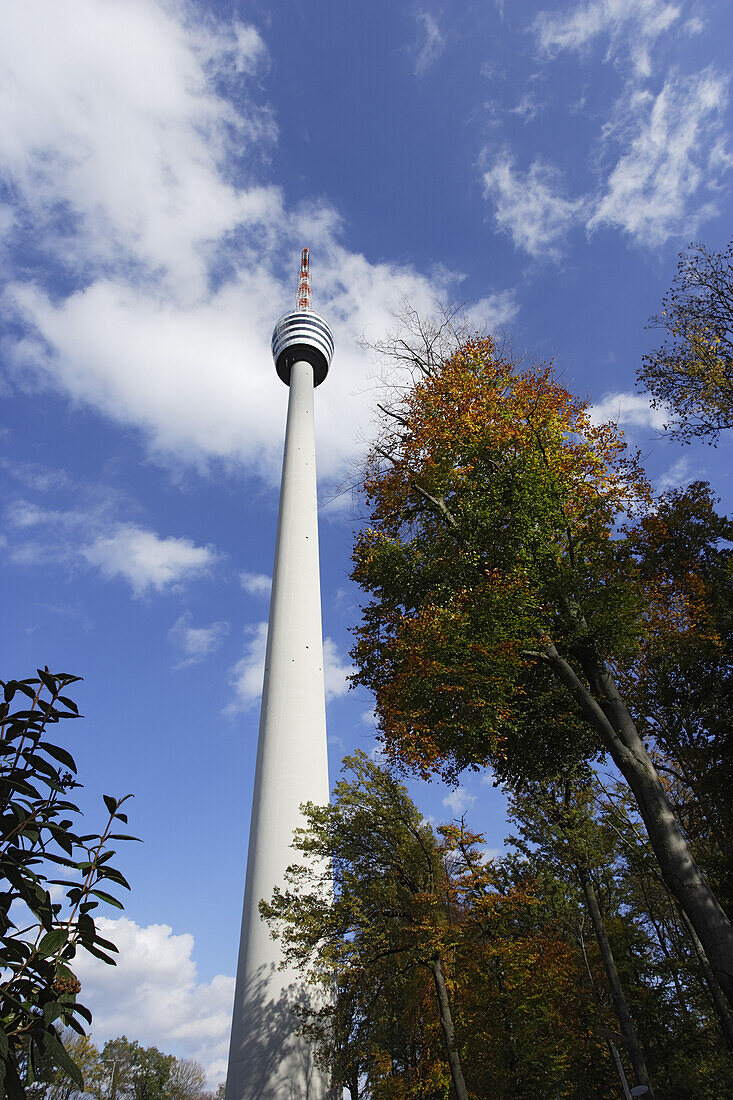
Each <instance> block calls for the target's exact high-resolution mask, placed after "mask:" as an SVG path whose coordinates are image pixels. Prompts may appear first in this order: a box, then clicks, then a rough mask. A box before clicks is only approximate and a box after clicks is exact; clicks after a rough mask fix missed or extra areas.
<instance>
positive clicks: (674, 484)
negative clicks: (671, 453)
mask: <svg viewBox="0 0 733 1100" xmlns="http://www.w3.org/2000/svg"><path fill="white" fill-rule="evenodd" d="M691 465H692V464H691V462H690V460H689V458H686V457H685V456H684V455H683V456H682V458H678V459H677V461H676V462H673V463H672V465H671V466H670V468H669V469H668V470H667V471H666V473H664V474H662V476H661V477H659V478H657V481H656V488H657V491H658V492H660V493H664V492H666V491H667V489H683V488H684V487H685V486H686V485H689V484H690V482H691V481H694V480H695V475H694V473H691V472H690V468H691Z"/></svg>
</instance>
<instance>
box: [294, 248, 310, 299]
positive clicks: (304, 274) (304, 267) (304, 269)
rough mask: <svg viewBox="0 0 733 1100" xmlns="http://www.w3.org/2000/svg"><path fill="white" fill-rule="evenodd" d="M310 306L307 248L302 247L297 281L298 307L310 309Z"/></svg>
mask: <svg viewBox="0 0 733 1100" xmlns="http://www.w3.org/2000/svg"><path fill="white" fill-rule="evenodd" d="M310 307H311V273H310V267H309V265H308V249H307V248H304V249H303V255H302V256H301V258H300V280H299V282H298V298H297V308H298V309H303V310H305V309H310Z"/></svg>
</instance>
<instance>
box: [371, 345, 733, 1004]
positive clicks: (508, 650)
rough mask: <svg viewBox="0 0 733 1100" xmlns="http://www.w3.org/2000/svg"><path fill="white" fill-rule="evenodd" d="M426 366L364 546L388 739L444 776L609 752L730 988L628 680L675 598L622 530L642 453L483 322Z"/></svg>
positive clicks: (397, 430)
mask: <svg viewBox="0 0 733 1100" xmlns="http://www.w3.org/2000/svg"><path fill="white" fill-rule="evenodd" d="M415 371H416V380H415V381H414V384H412V385H411V386H410V387H409V389H408V390H407V391H406V392H405V393H404V395H402V396H400V399H399V400H398V401H397V402H395V403H394V404H393V405H392V406H391V407H386V415H385V423H384V429H383V432H382V435H381V437H380V438H379V439H378V440H377V442H376V444H375V446H374V447H373V449H372V452H371V456H370V458H369V460H368V464H367V468H366V471H365V478H364V496H365V498H366V502H367V506H368V509H369V517H368V526H367V527H366V528H365V529H364V530H363V531H362V532H361V533H360V534H359V535H358V537H357V540H356V545H355V550H354V572H353V575H354V578H355V579H356V580H357V581H358V582H359V583H360V584H361V586H362V587H363V588H364V590H365V592H366V593H367V594H368V596H369V597H370V602H369V603H368V604H367V606H366V607H365V609H364V612H363V621H362V624H361V626H360V627H359V629H358V635H357V643H356V646H355V648H354V651H353V653H354V657H355V660H356V662H357V667H358V672H357V674H356V677H355V678H356V680H357V682H359V683H361V684H363V685H365V686H366V687H368V688H370V689H371V690H372V691H373V692H374V695H375V699H376V713H377V718H378V722H379V728H380V731H381V735H382V738H383V741H384V745H385V748H386V750H387V752H388V753H389V754H390V755H391V757H392V758H393V759H395V760H399V761H400V762H401V763H402V765H403V766H405V767H413V768H417V769H418V770H421V771H423V772H429V771H433V770H440V771H442V772H443V773H444V774H445V775H446V776H448V777H449V778H453V777H455V776H456V775H457V774H458V772H459V771H460V770H461V769H463V768H467V767H468V768H477V767H483V766H485V765H486V764H492V765H493V766H494V767H495V768H496V769H497V770H498V771H499V774H501V775H504V776H506V777H508V778H511V777H512V776H524V777H541V776H542V775H543V774H544V775H545V776H546V775H548V774H557V773H558V771H559V770H562V769H563V767H565V766H572V765H575V764H577V763H578V762H579V761H580V760H593V759H596V758H598V757H600V756H602V755H604V754H607V755H608V756H609V757H610V758H611V759H612V760H613V762H614V764H615V765H616V767H617V768H618V769H619V771H620V772H621V774H622V775H623V777H624V779H625V780H626V782H627V783H628V784H629V787H630V788H631V790H632V791H633V794H634V797H635V799H636V803H637V805H638V807H639V812H640V814H641V817H642V819H643V821H644V825H645V828H646V830H647V832H648V835H649V839H650V843H651V845H652V848H653V850H654V853H655V856H656V859H657V860H658V862H659V866H660V869H661V873H662V875H663V877H664V880H665V882H666V883H667V885H668V887H669V889H670V890H671V892H672V893H673V894H674V896H675V897H676V898H677V900H678V902H679V904H680V906H681V907H682V909H683V910H684V911H685V913H686V914H687V915H688V917H689V919H690V921H691V923H692V925H693V927H694V928H695V930H696V933H697V935H698V936H699V938H700V940H701V942H702V943H703V945H704V949H705V951H706V953H707V956H708V958H709V960H710V963H711V965H712V967H713V969H714V971H715V973H716V978H717V980H718V982H719V983H720V986H721V988H723V990H724V991H725V994H726V996H727V997H728V999H729V1001H733V929H732V928H731V924H730V921H729V920H728V918H727V916H726V914H725V913H724V911H723V909H722V907H721V905H720V903H719V902H718V900H717V898H716V897H715V895H714V893H713V891H712V890H711V888H710V885H709V884H708V882H707V881H706V879H705V877H704V875H703V874H702V873H701V871H700V869H699V867H698V866H697V864H696V862H695V860H694V858H693V855H692V852H691V850H690V846H689V844H688V842H687V839H686V837H685V835H684V832H683V830H682V828H681V827H680V824H679V822H678V821H677V819H676V817H675V814H674V812H673V808H672V806H671V804H670V801H669V798H668V797H667V793H666V791H665V788H664V785H663V783H662V782H661V781H660V777H659V774H658V772H657V769H656V767H655V765H654V761H653V759H652V756H651V755H650V752H649V750H648V748H647V746H646V745H645V743H644V740H643V738H642V736H641V734H640V732H639V728H638V726H637V724H636V721H635V717H634V715H633V714H632V712H631V710H630V709H629V706H628V705H627V702H626V700H625V698H624V696H623V695H622V693H621V691H620V690H619V683H618V676H617V671H618V669H619V668H621V667H624V666H625V665H627V664H630V663H631V662H633V661H634V660H635V659H636V658H637V656H638V653H639V650H640V648H642V647H643V646H644V644H645V642H646V640H647V638H648V636H649V632H650V629H651V625H653V622H654V621H656V620H658V619H659V617H660V615H661V613H662V612H661V610H660V608H661V606H662V605H663V604H664V601H665V600H667V601H668V610H669V613H670V615H673V616H675V617H679V616H682V617H684V608H683V607H681V606H680V602H679V601H677V602H675V599H674V594H673V593H670V592H668V591H665V590H663V589H662V588H660V587H658V586H654V585H647V584H645V578H644V576H643V575H642V572H641V571H640V569H639V564H638V561H637V559H636V557H635V555H634V550H633V544H632V540H631V538H630V537H629V535H628V532H627V531H625V528H628V527H633V525H634V524H635V523H636V522H637V521H638V519H639V517H640V516H644V515H647V514H648V513H649V512H650V510H652V508H651V497H650V492H649V488H648V485H647V483H646V481H645V479H644V477H643V474H642V472H641V471H640V470H639V468H638V467H637V466H636V464H635V463H634V461H633V460H631V459H629V458H627V457H626V456H625V454H624V444H623V440H622V437H621V435H620V433H619V431H618V429H617V428H616V427H615V426H614V425H612V424H601V425H597V424H593V423H592V422H591V419H590V417H589V415H588V403H587V402H585V401H582V400H579V399H577V398H574V397H573V396H572V395H571V394H570V393H569V392H568V391H567V390H566V389H565V388H564V387H563V386H562V385H560V383H559V382H558V381H557V380H556V378H555V377H554V375H553V372H552V370H551V369H550V368H548V367H533V368H526V369H521V370H520V369H516V368H515V367H514V365H513V364H512V362H511V361H509V360H508V359H506V358H504V357H502V356H501V355H500V354H498V352H497V350H496V348H495V346H494V344H493V343H492V341H491V340H487V339H484V340H477V341H475V342H469V343H467V344H464V345H463V346H462V347H460V348H459V349H458V350H457V351H456V352H455V354H453V355H452V356H451V357H450V358H448V359H446V360H445V361H443V362H442V363H441V364H439V366H438V367H437V368H432V367H431V368H429V369H424V368H423V367H422V366H421V364H420V361H419V359H417V358H416V360H415ZM670 600H671V603H670ZM650 609H651V610H650Z"/></svg>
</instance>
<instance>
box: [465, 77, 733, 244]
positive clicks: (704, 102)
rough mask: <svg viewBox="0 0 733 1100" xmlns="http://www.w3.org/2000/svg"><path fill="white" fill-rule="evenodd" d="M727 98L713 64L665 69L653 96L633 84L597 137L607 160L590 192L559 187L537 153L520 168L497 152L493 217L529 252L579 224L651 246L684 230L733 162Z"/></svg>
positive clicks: (490, 183) (702, 215) (706, 214)
mask: <svg viewBox="0 0 733 1100" xmlns="http://www.w3.org/2000/svg"><path fill="white" fill-rule="evenodd" d="M727 102H728V95H727V81H726V80H725V79H723V78H722V77H721V76H719V75H717V74H716V73H715V72H713V70H712V69H707V70H705V71H704V72H702V73H698V74H697V75H695V76H693V77H689V78H684V79H683V78H681V77H678V76H670V77H669V78H668V79H667V80H666V81H665V83H664V85H663V87H662V89H661V91H660V92H659V94H658V95H656V96H655V95H652V94H651V93H650V92H647V91H643V90H639V88H636V87H632V88H631V89H630V90H629V91H628V94H625V95H624V96H623V97H622V99H621V100H620V102H619V104H618V105H617V108H616V110H615V113H614V118H613V119H612V120H611V121H610V122H609V123H608V124H607V125H606V126H605V127H604V128H603V133H602V136H601V144H602V147H603V148H604V150H606V153H605V157H606V158H610V160H611V163H612V164H613V167H612V168H611V169H610V171H608V172H607V174H606V175H605V178H604V179H602V180H601V182H600V184H599V186H598V189H597V191H596V192H595V193H590V192H589V193H587V194H585V195H583V196H581V197H580V198H577V199H570V198H568V197H567V196H566V194H565V193H564V188H563V186H562V179H561V176H560V173H559V171H558V170H557V169H556V168H555V167H554V166H552V165H550V164H545V163H543V162H541V161H535V162H534V164H532V166H531V167H530V169H529V171H528V172H527V173H525V174H524V175H522V174H521V173H519V172H517V171H515V169H514V165H513V162H512V158H511V156H510V154H509V153H507V152H506V151H505V152H502V153H501V154H499V155H498V156H497V157H496V159H495V161H494V163H493V164H492V165H491V167H490V168H489V169H488V170H487V171H486V172H485V173H484V176H483V182H484V191H485V194H486V195H487V197H488V198H489V199H490V200H491V201H492V202H493V204H494V208H495V214H494V216H495V220H496V223H497V225H498V226H499V228H500V229H503V230H505V231H506V232H508V233H509V234H510V236H511V238H512V240H513V242H514V244H515V246H516V247H517V248H521V249H523V250H524V251H525V252H527V253H529V255H530V256H535V257H539V256H548V257H551V258H554V259H557V258H558V257H559V256H560V254H561V244H562V240H563V238H564V237H565V235H566V234H567V232H568V231H569V229H570V228H571V227H572V226H573V225H576V224H583V225H585V227H586V230H587V231H588V232H589V233H591V232H593V231H594V230H596V229H598V228H599V227H602V226H606V225H607V226H613V227H616V228H618V229H621V230H623V231H624V232H626V233H628V234H629V235H630V236H631V237H633V238H634V240H635V241H636V242H638V243H639V244H643V245H647V246H650V247H656V246H658V245H662V244H664V243H665V241H667V240H669V238H670V237H684V238H687V239H689V237H691V236H692V235H693V234H694V233H695V232H696V231H697V228H698V226H699V225H700V224H701V223H702V222H703V221H704V220H706V219H707V218H710V217H712V216H713V215H714V214H716V213H717V205H716V201H715V192H716V190H717V189H718V188H719V186H720V183H721V182H722V178H723V176H724V174H725V173H726V172H727V171H729V170H730V169H731V168H732V167H733V157H732V156H731V154H730V152H729V150H728V148H727V145H726V135H725V129H724V112H725V108H726V105H727ZM484 156H485V158H486V157H487V154H486V153H485V154H484Z"/></svg>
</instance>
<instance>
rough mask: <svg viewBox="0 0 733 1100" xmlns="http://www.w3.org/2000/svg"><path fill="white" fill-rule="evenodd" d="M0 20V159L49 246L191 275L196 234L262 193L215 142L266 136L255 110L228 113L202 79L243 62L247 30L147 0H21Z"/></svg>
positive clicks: (240, 67)
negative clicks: (230, 168)
mask: <svg viewBox="0 0 733 1100" xmlns="http://www.w3.org/2000/svg"><path fill="white" fill-rule="evenodd" d="M0 29H1V30H2V33H1V34H0V73H2V78H1V79H2V85H1V89H2V99H3V103H4V105H5V106H4V110H3V119H2V123H0V156H1V157H2V161H3V163H4V166H5V170H6V172H7V173H8V174H9V175H10V176H11V178H12V179H13V181H14V183H15V184H16V187H17V188H18V190H19V193H20V194H21V195H22V199H23V203H24V205H25V207H26V210H27V211H28V213H30V214H31V215H32V217H33V218H34V219H36V220H37V221H38V220H40V222H41V223H43V224H44V225H45V229H46V231H47V233H50V235H51V236H52V237H53V238H54V239H55V242H56V245H57V249H58V251H59V253H60V252H61V251H62V250H63V252H64V253H66V254H67V255H68V252H67V250H68V249H70V250H71V257H70V258H71V259H72V260H74V259H76V260H77V262H80V263H88V262H89V261H90V260H94V259H96V260H102V261H105V262H110V261H111V262H114V263H119V261H120V259H123V260H124V261H125V262H126V263H128V264H129V263H137V264H143V265H145V266H146V267H147V268H148V269H149V270H150V271H155V270H158V269H162V270H163V271H165V273H166V275H167V277H169V278H170V279H172V280H175V282H176V283H177V284H178V285H179V286H183V287H186V288H188V289H189V290H192V289H194V288H195V287H197V286H201V285H202V281H203V280H204V279H205V276H206V264H205V249H206V245H207V242H210V241H212V240H215V239H216V238H218V237H219V236H220V235H221V234H222V233H224V232H227V231H229V230H231V229H233V228H234V227H235V226H236V225H237V224H239V223H240V222H247V221H250V220H252V219H255V220H256V219H257V217H258V215H259V214H260V213H261V210H262V204H263V203H265V204H266V203H267V202H269V201H271V200H272V199H273V196H271V195H262V194H261V193H260V192H259V191H258V190H257V189H253V190H251V191H248V192H244V193H242V192H238V191H237V190H236V189H235V188H234V187H233V186H231V184H229V183H228V182H227V181H226V180H225V178H224V177H223V174H222V173H221V171H220V165H221V164H222V163H223V161H224V157H225V147H226V142H227V140H231V138H232V137H234V136H236V140H237V143H238V145H239V146H240V147H242V146H243V147H245V148H246V147H247V146H248V145H251V144H252V143H253V142H254V141H261V140H265V139H269V140H271V139H272V138H273V137H274V129H273V127H272V123H271V121H270V119H269V115H268V114H267V113H266V112H265V113H264V114H263V113H262V112H261V111H257V110H255V109H254V108H253V107H252V106H251V105H250V106H249V108H248V112H247V115H246V117H245V116H242V115H237V114H236V113H235V112H234V110H233V109H232V108H231V107H229V106H228V104H227V102H226V101H225V100H223V99H222V98H221V97H219V96H217V95H216V94H215V93H214V92H213V90H212V84H211V79H210V78H211V77H213V76H215V75H216V76H218V77H219V78H222V77H224V76H225V75H226V73H227V70H233V71H234V72H236V73H244V72H247V71H251V70H252V69H253V68H254V67H255V66H256V64H257V61H258V59H259V57H260V56H262V55H263V54H264V46H263V44H262V42H261V41H260V40H259V36H258V35H257V32H256V31H255V30H254V28H251V27H243V26H241V25H238V24H236V23H235V24H234V25H233V26H232V27H231V28H225V27H224V26H223V25H221V26H219V27H217V28H216V29H215V30H212V26H211V25H208V26H207V25H206V24H204V23H198V24H197V23H196V22H194V21H193V20H190V19H187V12H186V7H185V5H183V4H175V3H174V4H168V3H158V2H155V0H153V2H141V0H107V2H106V3H104V4H100V3H98V2H96V0H68V2H67V3H65V4H57V3H55V2H53V0H24V3H23V4H22V5H12V4H11V5H3V7H2V13H1V15H0ZM59 215H62V216H63V217H64V221H65V222H66V225H67V227H68V228H65V229H60V228H58V223H59ZM71 218H77V219H79V224H78V225H76V226H73V227H72V226H71V225H69V221H70V219H71ZM80 249H83V253H81V252H80V251H79V250H80Z"/></svg>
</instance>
